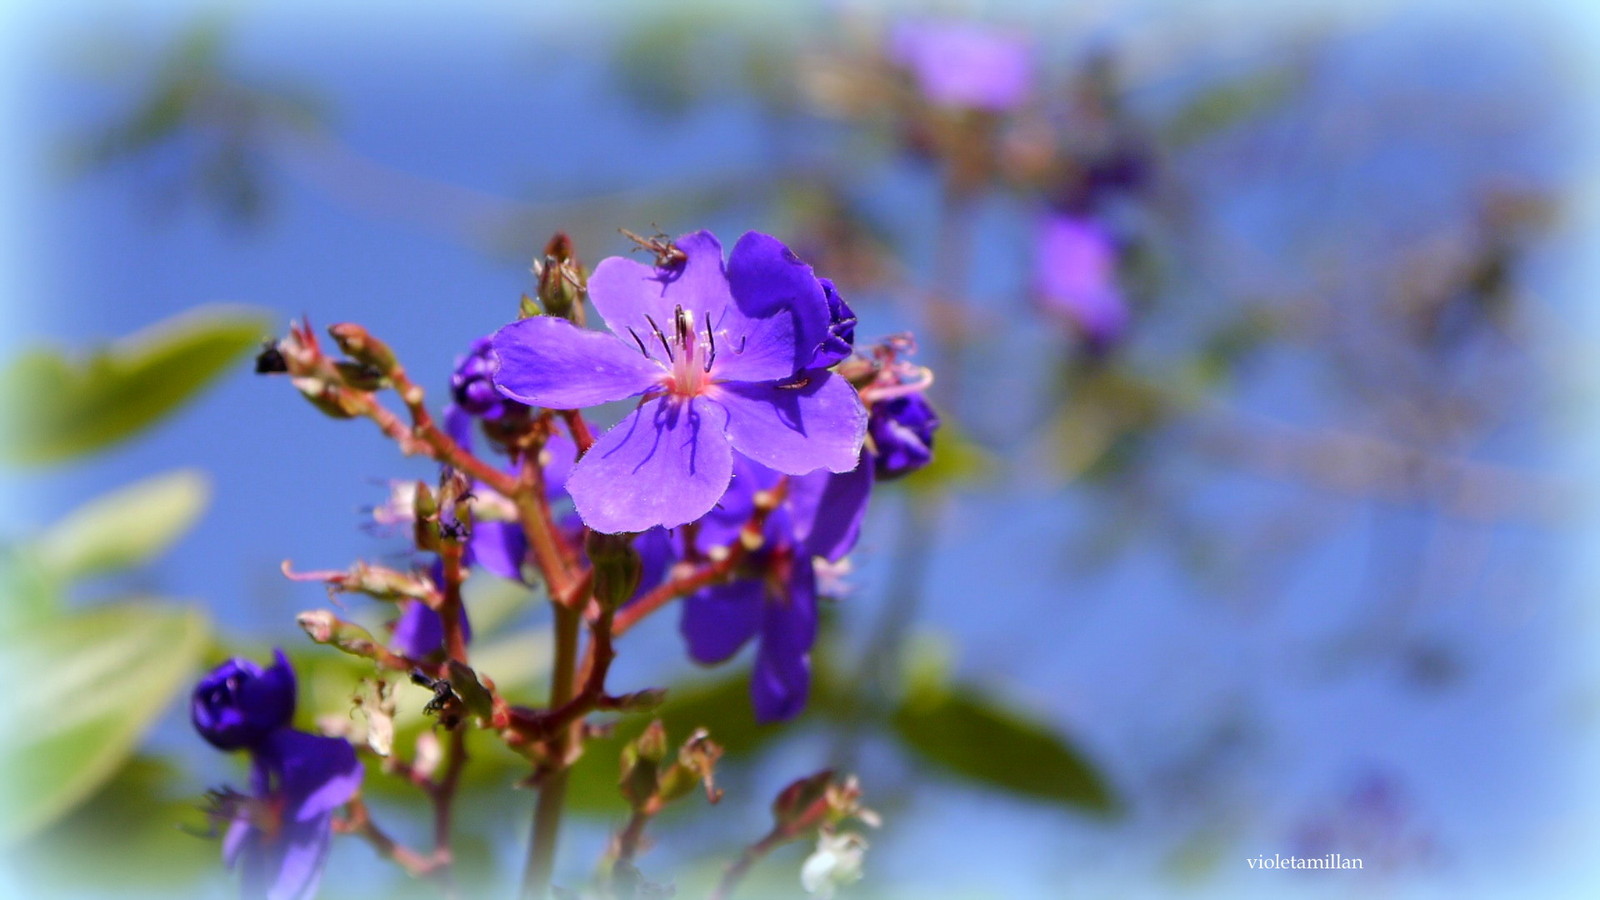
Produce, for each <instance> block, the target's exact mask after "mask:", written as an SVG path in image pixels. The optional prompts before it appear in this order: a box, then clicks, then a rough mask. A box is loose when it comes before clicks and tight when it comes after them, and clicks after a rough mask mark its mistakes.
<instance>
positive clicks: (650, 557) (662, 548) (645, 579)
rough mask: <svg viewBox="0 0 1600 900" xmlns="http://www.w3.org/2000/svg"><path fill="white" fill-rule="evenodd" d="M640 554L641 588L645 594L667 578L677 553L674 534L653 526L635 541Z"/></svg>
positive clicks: (641, 592) (634, 544) (641, 591)
mask: <svg viewBox="0 0 1600 900" xmlns="http://www.w3.org/2000/svg"><path fill="white" fill-rule="evenodd" d="M633 549H634V550H635V551H637V552H638V554H639V590H638V591H637V593H636V594H635V596H638V595H639V594H643V593H645V592H646V591H649V590H651V589H653V588H655V587H656V585H659V584H660V583H661V582H662V581H664V580H666V577H667V570H668V569H669V568H671V567H672V561H673V559H675V558H676V555H675V554H674V553H673V552H672V534H671V533H670V532H668V531H667V530H666V529H665V528H652V529H650V530H649V531H646V532H645V533H643V534H641V535H639V536H638V537H637V538H635V539H634V541H633Z"/></svg>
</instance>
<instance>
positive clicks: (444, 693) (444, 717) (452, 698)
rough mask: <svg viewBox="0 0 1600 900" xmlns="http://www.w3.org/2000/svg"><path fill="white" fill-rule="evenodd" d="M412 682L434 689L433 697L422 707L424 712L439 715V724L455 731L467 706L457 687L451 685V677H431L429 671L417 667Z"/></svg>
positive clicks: (412, 673)
mask: <svg viewBox="0 0 1600 900" xmlns="http://www.w3.org/2000/svg"><path fill="white" fill-rule="evenodd" d="M411 683H412V684H415V685H418V686H419V687H425V688H427V689H429V690H431V691H433V699H432V700H429V701H428V704H427V705H426V706H424V707H422V711H423V713H424V714H426V715H430V716H438V717H439V724H440V725H443V726H444V727H445V730H446V731H454V730H455V729H456V726H457V725H460V724H461V719H462V716H464V715H465V713H466V706H465V704H463V703H462V701H461V697H460V696H458V695H457V694H456V690H455V688H453V687H451V686H450V681H449V679H446V678H438V679H435V678H429V677H428V675H427V673H425V672H423V671H422V670H420V669H415V670H412V672H411Z"/></svg>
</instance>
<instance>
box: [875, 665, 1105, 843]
mask: <svg viewBox="0 0 1600 900" xmlns="http://www.w3.org/2000/svg"><path fill="white" fill-rule="evenodd" d="M893 727H894V732H895V734H896V736H897V737H899V738H900V741H901V743H902V744H904V745H905V746H906V747H907V748H908V749H910V750H911V751H912V752H913V753H915V754H916V755H917V756H919V757H921V758H922V759H924V760H926V761H928V762H930V763H933V764H934V765H935V766H936V767H938V768H941V769H944V770H945V771H947V772H949V773H951V774H954V775H956V776H959V777H961V778H963V779H965V780H967V781H971V782H975V783H977V784H979V785H982V786H984V787H989V788H996V789H999V790H1003V791H1007V792H1010V793H1013V794H1019V795H1022V796H1025V797H1030V798H1033V799H1036V800H1044V801H1048V802H1052V803H1059V804H1063V805H1066V806H1071V807H1075V808H1077V809H1079V810H1083V811H1087V812H1093V813H1099V814H1108V813H1112V812H1115V811H1116V807H1117V804H1116V800H1115V799H1114V798H1113V797H1112V795H1111V791H1110V788H1109V787H1108V786H1107V785H1106V782H1105V779H1104V778H1103V777H1102V776H1101V775H1100V773H1099V772H1098V771H1096V769H1095V767H1094V765H1093V764H1091V763H1090V762H1089V760H1088V759H1087V758H1085V757H1084V755H1083V754H1082V753H1081V752H1080V751H1079V750H1078V749H1077V748H1076V747H1074V746H1073V745H1072V743H1071V742H1070V741H1069V740H1068V739H1067V738H1066V737H1065V736H1063V735H1060V734H1056V733H1055V732H1053V731H1052V730H1051V729H1050V728H1049V726H1048V725H1046V724H1045V723H1043V722H1039V721H1037V720H1034V719H1032V718H1030V717H1029V716H1028V715H1027V714H1025V713H1023V712H1020V711H1018V710H1015V709H1011V708H1008V707H1006V706H1004V705H1002V704H1000V703H999V702H997V701H995V700H994V699H993V698H990V697H987V696H985V695H984V694H983V693H982V692H980V691H979V690H977V689H975V688H971V687H963V686H960V685H957V686H954V687H951V688H948V689H938V688H924V689H922V690H918V691H914V692H913V693H912V694H911V696H910V697H909V698H907V700H906V702H905V703H904V704H902V705H901V707H900V708H899V709H898V710H896V711H895V714H894V718H893Z"/></svg>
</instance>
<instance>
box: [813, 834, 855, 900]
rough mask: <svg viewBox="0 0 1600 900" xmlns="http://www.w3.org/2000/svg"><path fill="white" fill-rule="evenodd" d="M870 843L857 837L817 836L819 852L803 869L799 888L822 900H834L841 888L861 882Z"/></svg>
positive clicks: (844, 835) (846, 835) (845, 835)
mask: <svg viewBox="0 0 1600 900" xmlns="http://www.w3.org/2000/svg"><path fill="white" fill-rule="evenodd" d="M866 854H867V842H866V840H865V839H863V838H862V837H861V836H860V835H858V834H853V833H851V832H844V833H843V834H828V833H826V832H823V833H822V834H819V835H818V836H817V849H816V850H815V851H813V852H812V854H811V855H810V856H808V857H806V861H805V864H804V865H802V866H801V867H800V886H801V887H803V888H805V890H806V893H808V894H811V895H812V896H814V897H818V898H820V900H831V898H832V897H833V895H834V893H835V892H836V891H837V890H838V889H839V888H840V887H842V886H844V885H847V884H854V883H855V882H857V881H860V880H861V863H862V861H863V860H864V859H865V858H866Z"/></svg>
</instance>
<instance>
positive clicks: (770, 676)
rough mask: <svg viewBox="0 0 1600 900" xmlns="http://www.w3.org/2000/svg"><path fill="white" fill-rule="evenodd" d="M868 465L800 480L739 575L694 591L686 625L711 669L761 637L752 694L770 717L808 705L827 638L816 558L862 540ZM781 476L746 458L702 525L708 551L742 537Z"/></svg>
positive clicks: (762, 714) (692, 650) (695, 654)
mask: <svg viewBox="0 0 1600 900" xmlns="http://www.w3.org/2000/svg"><path fill="white" fill-rule="evenodd" d="M866 470H867V467H865V466H860V467H858V468H857V470H856V471H854V472H850V473H844V474H831V473H828V472H815V473H811V474H809V475H804V476H799V477H794V478H790V480H789V495H788V499H787V500H786V501H785V502H784V503H783V504H782V505H781V506H780V507H779V508H778V509H776V510H773V511H772V513H771V514H770V515H768V517H767V520H766V524H765V527H764V531H763V543H762V546H761V548H760V549H758V550H757V551H755V552H754V553H752V554H750V556H749V557H748V558H747V559H746V561H745V563H744V564H743V565H742V566H741V568H740V570H739V572H738V574H737V575H736V576H735V577H734V579H733V580H732V581H729V582H728V583H726V584H719V585H713V586H712V587H709V588H705V589H704V590H701V591H698V592H696V593H694V594H691V595H690V596H688V597H686V598H685V599H684V602H683V618H682V620H681V621H680V624H679V630H680V631H681V632H682V634H683V636H684V639H685V641H687V643H688V645H689V655H690V657H692V658H693V659H694V660H695V662H698V663H700V664H702V665H714V664H716V663H719V662H722V661H724V660H726V659H728V658H729V657H731V656H733V654H734V653H736V652H738V650H739V648H740V647H742V646H744V645H745V643H747V642H748V641H749V640H750V639H751V638H756V640H757V649H756V661H755V668H754V670H753V671H752V673H751V677H750V699H751V703H752V704H753V706H754V707H755V712H756V718H757V720H759V721H762V722H776V721H782V720H784V719H789V718H792V717H794V716H795V715H797V714H798V713H799V712H800V710H802V709H804V708H805V704H806V699H807V697H808V695H809V694H810V688H811V645H812V644H813V643H815V642H816V637H817V579H816V571H815V569H814V567H813V564H812V558H813V557H814V556H822V557H824V558H826V559H828V560H830V561H837V560H838V559H840V558H842V557H843V556H844V554H845V553H847V552H849V550H850V547H851V546H853V545H854V543H855V537H856V535H857V534H858V533H859V532H860V525H861V518H862V516H863V515H865V512H866V501H867V495H868V490H867V488H869V487H870V485H871V477H870V473H869V472H867V471H866ZM780 477H781V476H780V475H779V473H777V472H775V471H773V470H771V469H768V468H766V467H765V466H761V465H759V464H757V463H754V462H751V461H750V460H748V459H746V458H744V457H742V456H739V457H736V458H735V460H734V476H733V481H732V484H731V486H730V487H729V489H728V494H727V496H725V497H724V498H723V499H722V502H721V503H719V504H718V505H717V508H716V509H715V510H713V511H712V512H711V513H710V514H709V515H707V516H706V517H705V519H703V520H702V521H701V524H700V528H699V532H698V534H697V535H696V544H697V546H698V547H699V549H700V550H701V551H702V552H705V551H708V550H710V549H711V548H712V547H717V546H723V545H726V544H727V543H729V542H730V541H733V540H735V539H737V536H738V533H739V531H740V529H741V528H743V526H744V523H745V522H747V521H748V520H749V518H750V515H751V513H752V511H753V510H754V508H755V495H756V494H757V493H758V492H760V491H764V490H770V489H772V488H773V487H775V486H776V485H777V483H778V479H779V478H780Z"/></svg>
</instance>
